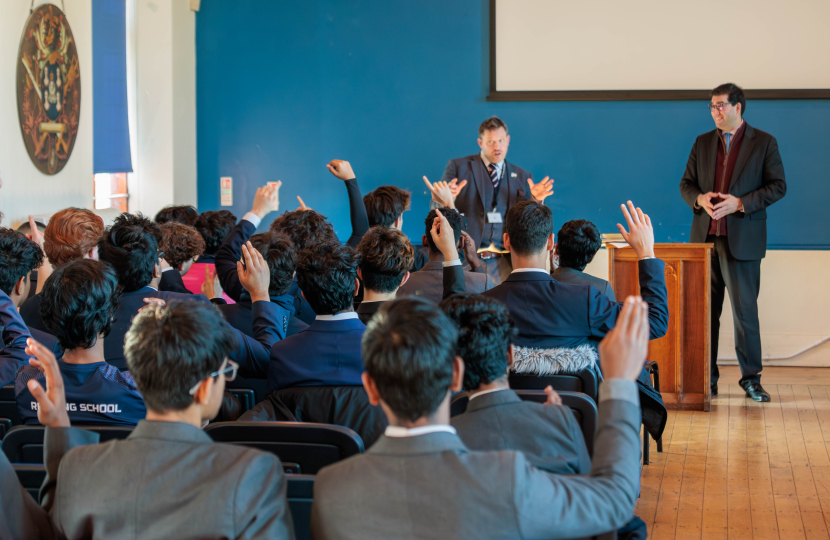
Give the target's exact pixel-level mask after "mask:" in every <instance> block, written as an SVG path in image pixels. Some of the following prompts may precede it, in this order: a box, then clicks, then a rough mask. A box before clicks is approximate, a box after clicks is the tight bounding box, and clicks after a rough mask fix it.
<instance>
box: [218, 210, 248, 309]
mask: <svg viewBox="0 0 830 540" xmlns="http://www.w3.org/2000/svg"><path fill="white" fill-rule="evenodd" d="M255 232H256V227H254V224H253V223H251V222H250V221H248V220H247V219H240V220H239V223H237V224H236V226H234V228H233V229H231V233H230V234H229V235H228V237H227V238H225V241H224V242H222V245H221V246H219V249H218V250H217V251H216V258H215V262H214V266H215V267H216V275H217V276H219V283H220V284H221V285H222V290H223V291H225V294H227V295H228V296H230V297H231V298H232V299H233V301H234V302H239V297H240V296H241V295H242V292H243V291H244V290H245V288H244V287H242V284H241V283H240V282H239V275H238V274H237V273H236V261H238V260H239V258H240V257H241V256H242V244H244V243H245V242H247V241H248V238H250V237H251V235H252V234H254V233H255Z"/></svg>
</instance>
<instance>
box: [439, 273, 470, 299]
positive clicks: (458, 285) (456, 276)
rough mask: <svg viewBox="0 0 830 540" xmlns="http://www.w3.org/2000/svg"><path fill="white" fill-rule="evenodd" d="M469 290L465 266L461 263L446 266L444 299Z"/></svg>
mask: <svg viewBox="0 0 830 540" xmlns="http://www.w3.org/2000/svg"><path fill="white" fill-rule="evenodd" d="M465 292H467V284H466V283H465V282H464V268H463V267H462V266H461V265H460V264H456V265H454V266H445V267H444V294H443V295H442V296H441V299H442V300H444V299H446V298H448V297H450V296H452V295H454V294H464V293H465Z"/></svg>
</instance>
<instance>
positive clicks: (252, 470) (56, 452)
mask: <svg viewBox="0 0 830 540" xmlns="http://www.w3.org/2000/svg"><path fill="white" fill-rule="evenodd" d="M97 439H98V435H97V434H94V433H91V432H88V431H83V430H80V429H76V428H63V429H54V428H47V429H46V439H45V441H44V459H45V462H46V463H45V464H46V480H45V481H44V483H43V487H42V488H41V502H42V504H43V507H44V509H46V510H47V511H49V512H50V513H51V515H52V519H53V520H54V523H55V525H56V526H57V527H58V529H60V530H61V531H62V532H63V534H65V535H66V537H67V538H68V539H70V540H71V539H73V538H130V539H141V538H147V539H151V538H152V539H155V538H179V539H184V538H243V539H252V538H262V539H265V538H268V539H271V538H280V539H284V538H285V539H287V538H294V527H293V523H292V521H291V513H290V512H289V510H288V505H287V500H286V481H285V476H284V475H283V472H282V466H281V464H280V460H279V459H278V458H277V457H276V456H274V455H272V454H266V453H265V452H261V451H259V450H254V449H251V448H245V447H242V446H234V445H230V444H219V443H214V442H213V441H212V440H211V438H210V437H209V436H208V435H207V434H205V433H204V432H203V431H202V430H200V429H198V428H196V427H194V426H191V425H189V424H183V423H176V422H153V421H148V420H142V421H141V422H140V423H139V424H138V426H136V428H135V430H134V431H133V433H132V434H131V435H130V436H129V437H128V438H127V439H126V440H123V441H109V442H107V443H104V444H95V443H96V442H97ZM79 445H87V446H79ZM73 447H76V448H73ZM70 449H71V450H70Z"/></svg>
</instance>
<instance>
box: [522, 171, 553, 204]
mask: <svg viewBox="0 0 830 540" xmlns="http://www.w3.org/2000/svg"><path fill="white" fill-rule="evenodd" d="M527 185H528V186H530V194H531V195H532V196H533V198H534V199H536V200H537V201H539V202H542V201H544V200H545V199H546V198H547V197H548V196H549V195H553V180H551V178H550V177H549V176H546V177H544V178H542V180H541V181H539V183H538V184H534V183H533V180H531V179H530V178H528V179H527Z"/></svg>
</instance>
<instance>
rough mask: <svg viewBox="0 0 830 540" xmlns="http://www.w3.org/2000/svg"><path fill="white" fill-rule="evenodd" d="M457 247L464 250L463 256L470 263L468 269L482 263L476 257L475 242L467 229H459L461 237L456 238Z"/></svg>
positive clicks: (477, 266)
mask: <svg viewBox="0 0 830 540" xmlns="http://www.w3.org/2000/svg"><path fill="white" fill-rule="evenodd" d="M458 248H459V249H461V250H462V251H464V258H465V259H467V262H468V263H470V269H472V270H475V269H476V268H479V267H481V266H483V265H484V263H483V262H481V259H479V257H478V251H477V250H476V243H475V241H474V240H473V237H472V236H470V235H469V234H467V231H461V238H459V239H458Z"/></svg>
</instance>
